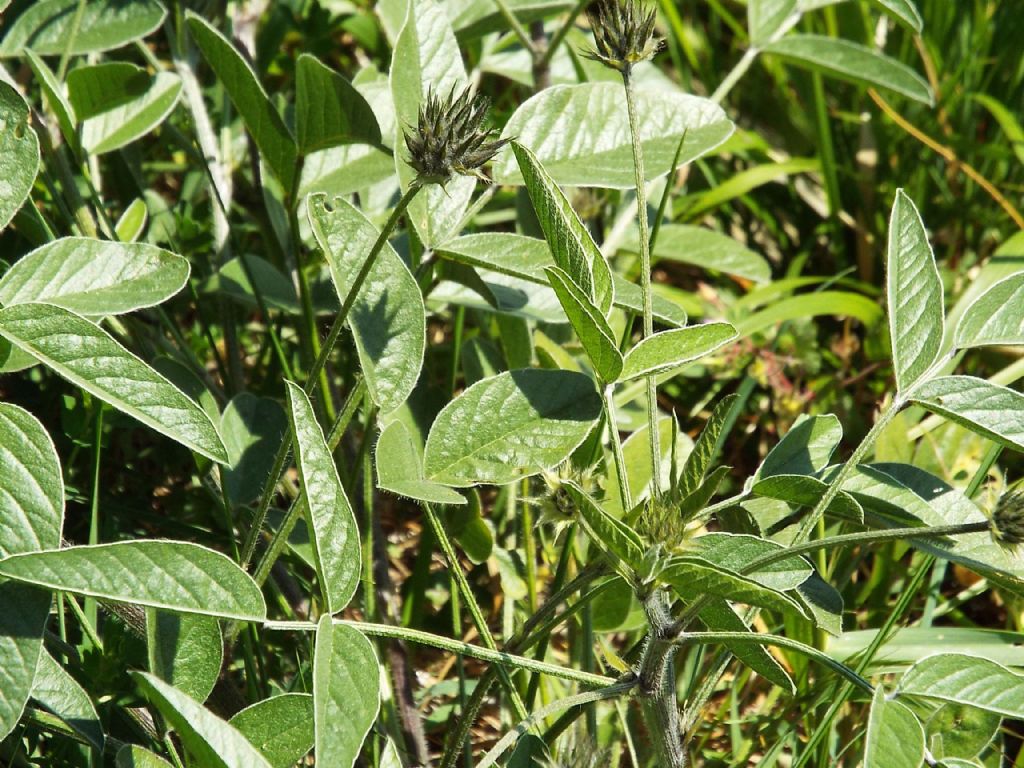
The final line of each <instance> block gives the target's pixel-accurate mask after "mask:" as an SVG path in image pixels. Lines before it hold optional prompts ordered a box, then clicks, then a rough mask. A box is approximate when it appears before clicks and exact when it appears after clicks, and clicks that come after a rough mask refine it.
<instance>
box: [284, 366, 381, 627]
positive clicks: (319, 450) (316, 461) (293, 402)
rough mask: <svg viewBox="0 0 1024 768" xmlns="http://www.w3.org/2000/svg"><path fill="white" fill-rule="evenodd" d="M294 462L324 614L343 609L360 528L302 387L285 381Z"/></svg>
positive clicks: (356, 568)
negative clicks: (321, 594) (300, 484)
mask: <svg viewBox="0 0 1024 768" xmlns="http://www.w3.org/2000/svg"><path fill="white" fill-rule="evenodd" d="M285 385H286V388H287V392H288V407H289V412H290V416H291V423H292V435H293V437H294V442H293V445H294V448H295V460H296V464H297V465H298V468H299V477H300V479H301V481H302V494H303V497H304V498H305V499H306V511H307V513H308V517H307V520H308V522H309V523H310V524H311V528H312V533H313V545H314V546H313V551H314V553H315V555H316V572H317V578H318V579H319V580H320V589H321V591H322V592H323V598H324V605H325V606H326V609H327V610H326V612H327V613H337V612H338V611H340V610H342V609H343V608H344V607H345V606H346V605H348V601H349V600H351V599H352V595H354V594H355V591H356V587H357V586H359V574H360V563H361V562H362V558H361V555H360V549H359V529H358V528H357V527H356V517H355V514H354V513H353V512H352V505H351V504H350V503H349V501H348V497H347V496H346V495H345V489H344V488H343V487H342V485H341V480H340V479H339V477H338V468H337V467H336V466H335V464H334V456H333V454H332V453H331V449H330V448H328V447H327V441H326V440H325V439H324V433H323V432H322V431H321V430H320V425H319V424H318V423H317V421H316V416H315V415H314V414H313V405H312V404H311V403H310V402H309V398H308V397H306V393H305V392H303V391H302V387H300V386H298V385H297V384H293V383H292V382H290V381H286V382H285Z"/></svg>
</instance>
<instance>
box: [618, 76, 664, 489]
mask: <svg viewBox="0 0 1024 768" xmlns="http://www.w3.org/2000/svg"><path fill="white" fill-rule="evenodd" d="M622 84H623V86H624V87H625V91H626V111H627V112H628V113H629V133H630V138H631V139H632V142H633V171H634V173H635V175H636V213H637V223H638V226H639V228H640V290H641V292H642V293H643V320H644V335H643V337H644V338H645V339H646V338H649V337H651V336H653V335H654V308H653V301H652V297H651V236H650V231H649V228H648V224H647V194H646V186H645V184H644V177H645V174H644V150H643V146H642V145H641V143H640V122H639V119H638V118H637V114H636V103H635V102H636V99H635V97H634V93H633V82H632V79H631V78H630V71H629V69H628V68H627V69H625V70H623V72H622ZM647 426H648V431H649V432H648V438H649V439H650V445H651V496H652V498H653V499H657V498H658V497H659V496H660V495H661V441H660V439H659V438H660V435H659V432H658V392H657V383H656V380H655V377H654V376H649V377H647Z"/></svg>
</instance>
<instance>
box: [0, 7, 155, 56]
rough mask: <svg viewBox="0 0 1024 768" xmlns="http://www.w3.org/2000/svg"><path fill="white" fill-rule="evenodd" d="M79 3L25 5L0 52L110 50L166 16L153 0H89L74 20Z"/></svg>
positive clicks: (50, 53) (152, 29)
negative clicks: (80, 14)
mask: <svg viewBox="0 0 1024 768" xmlns="http://www.w3.org/2000/svg"><path fill="white" fill-rule="evenodd" d="M79 4H80V3H79V0H42V2H37V3H35V4H34V5H31V6H29V8H28V9H27V10H26V11H25V12H24V13H22V14H21V15H20V16H18V18H17V19H15V21H14V24H12V25H11V28H10V31H9V32H8V33H7V36H6V37H5V38H4V40H3V43H0V56H19V55H21V54H22V53H23V52H24V51H25V49H26V48H31V49H32V50H33V51H35V52H36V53H37V54H39V55H40V56H62V55H65V54H67V55H70V56H78V55H81V54H83V53H99V52H101V51H109V50H112V49H114V48H120V47H121V46H123V45H125V44H127V43H130V42H132V41H133V40H141V39H142V38H144V37H146V36H147V35H149V34H150V33H151V32H155V31H156V30H157V29H159V27H160V25H161V24H163V23H164V17H165V16H166V15H167V11H165V10H164V7H163V6H162V5H161V4H160V3H159V2H157V0H132V2H130V3H125V2H124V0H90V2H88V3H86V4H85V6H84V10H83V11H82V16H81V18H80V19H78V18H76V11H77V10H78V6H79ZM72 30H74V32H73V31H72Z"/></svg>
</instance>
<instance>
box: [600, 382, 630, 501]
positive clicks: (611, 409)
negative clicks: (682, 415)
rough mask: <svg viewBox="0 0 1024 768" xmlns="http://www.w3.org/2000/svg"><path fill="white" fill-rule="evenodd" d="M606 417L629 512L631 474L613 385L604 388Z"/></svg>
mask: <svg viewBox="0 0 1024 768" xmlns="http://www.w3.org/2000/svg"><path fill="white" fill-rule="evenodd" d="M604 418H605V421H607V422H608V433H609V434H610V435H611V441H612V456H613V457H614V459H615V474H616V476H617V479H618V481H619V497H620V498H621V499H622V509H623V510H624V511H626V512H629V511H631V510H632V509H633V494H632V493H631V492H630V490H629V476H628V475H627V474H626V457H625V456H624V455H623V453H622V437H621V436H620V435H619V428H618V426H617V425H616V422H615V398H614V396H613V394H612V387H611V385H609V386H607V387H605V390H604Z"/></svg>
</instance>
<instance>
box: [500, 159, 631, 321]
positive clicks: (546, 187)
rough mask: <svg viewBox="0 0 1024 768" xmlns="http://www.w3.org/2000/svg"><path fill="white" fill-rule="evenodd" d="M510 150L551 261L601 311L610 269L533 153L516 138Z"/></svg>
mask: <svg viewBox="0 0 1024 768" xmlns="http://www.w3.org/2000/svg"><path fill="white" fill-rule="evenodd" d="M512 151H513V153H514V154H515V157H516V160H517V161H518V163H519V168H520V170H521V171H522V174H523V177H524V178H525V180H526V181H525V184H526V192H527V194H528V195H529V196H530V201H531V202H532V203H533V208H534V210H535V211H536V212H537V220H538V221H539V222H540V226H541V229H542V230H543V231H544V239H545V240H547V242H548V246H549V247H550V249H551V255H552V256H553V257H554V260H555V264H557V265H558V267H559V268H561V269H562V270H564V271H565V273H566V274H567V275H568V276H569V277H570V279H571V280H572V281H573V282H574V283H575V284H576V285H577V286H578V287H579V289H580V290H581V291H582V292H583V293H584V294H586V295H587V296H589V297H590V298H591V299H592V300H593V302H594V304H596V305H597V308H598V309H599V310H601V312H602V313H603V314H607V313H608V310H609V308H610V307H611V305H612V301H613V300H614V298H615V288H614V283H613V282H612V273H611V269H610V268H609V267H608V262H607V261H606V260H605V258H604V254H602V253H601V250H600V249H599V248H598V247H597V244H596V243H595V242H594V239H593V238H592V237H591V236H590V231H589V230H588V229H587V227H586V225H585V224H584V223H583V222H582V221H581V220H580V217H579V215H578V214H577V213H576V211H575V210H574V209H573V207H572V205H571V204H570V202H569V199H568V198H567V197H566V196H565V194H564V193H563V192H562V190H561V189H559V188H558V185H557V184H556V183H555V180H554V179H553V178H551V176H550V175H549V174H548V172H547V170H546V169H545V168H544V166H542V165H541V164H540V161H539V160H538V159H537V158H536V156H535V155H534V154H533V153H532V152H531V151H530V150H529V149H527V148H526V147H524V146H523V145H521V144H520V143H519V142H518V141H513V142H512Z"/></svg>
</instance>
